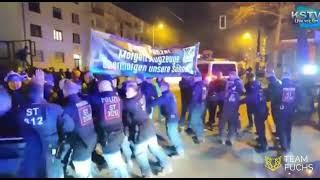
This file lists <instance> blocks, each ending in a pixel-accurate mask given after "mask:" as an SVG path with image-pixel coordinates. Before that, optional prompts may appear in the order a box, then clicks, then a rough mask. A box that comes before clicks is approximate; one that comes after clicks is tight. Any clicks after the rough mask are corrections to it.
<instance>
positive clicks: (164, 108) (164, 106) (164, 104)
mask: <svg viewBox="0 0 320 180" xmlns="http://www.w3.org/2000/svg"><path fill="white" fill-rule="evenodd" d="M151 106H160V111H161V114H162V115H163V116H164V117H165V118H166V130H167V135H168V137H169V139H170V142H171V144H173V145H174V147H175V150H176V153H177V154H178V155H183V154H184V150H183V143H182V140H181V137H180V134H179V133H178V121H179V119H178V113H177V102H176V98H175V96H174V95H173V94H172V93H171V92H170V90H167V91H164V92H162V95H161V96H160V97H159V98H157V99H155V100H153V101H152V102H151Z"/></svg>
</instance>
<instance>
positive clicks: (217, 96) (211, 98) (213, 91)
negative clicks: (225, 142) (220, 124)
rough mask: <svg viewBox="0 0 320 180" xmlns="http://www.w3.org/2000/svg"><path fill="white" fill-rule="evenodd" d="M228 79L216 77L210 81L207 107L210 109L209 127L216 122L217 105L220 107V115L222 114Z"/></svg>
mask: <svg viewBox="0 0 320 180" xmlns="http://www.w3.org/2000/svg"><path fill="white" fill-rule="evenodd" d="M225 86H226V81H225V80H224V79H215V80H214V81H211V82H210V83H209V87H208V97H207V101H208V103H207V108H208V110H209V122H208V126H209V128H212V126H213V124H214V123H215V117H216V111H217V107H219V112H218V116H220V114H221V112H222V107H223V97H224V92H225Z"/></svg>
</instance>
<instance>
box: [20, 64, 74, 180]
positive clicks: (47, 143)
mask: <svg viewBox="0 0 320 180" xmlns="http://www.w3.org/2000/svg"><path fill="white" fill-rule="evenodd" d="M43 86H44V72H43V71H41V70H37V71H36V74H35V77H34V78H33V80H32V82H31V83H30V84H29V86H28V88H27V95H28V103H25V104H24V105H22V106H21V107H19V108H18V110H17V112H16V115H17V118H18V120H19V123H26V124H29V125H30V126H32V127H33V128H34V129H35V130H36V131H37V132H38V133H39V135H40V137H41V143H42V148H43V150H44V151H43V152H44V154H43V155H44V156H45V157H43V159H45V164H44V165H43V167H44V168H45V169H46V177H49V178H53V177H63V169H62V164H61V162H60V160H58V159H56V155H57V149H58V145H59V142H62V141H63V140H65V139H66V138H67V137H69V136H68V135H69V134H70V133H71V132H72V131H73V129H74V123H73V120H72V119H71V117H70V116H68V115H67V114H65V113H63V109H62V108H61V107H60V106H58V105H56V104H51V103H48V102H47V101H46V100H45V99H44V96H43ZM39 158H42V157H41V156H40V157H39Z"/></svg>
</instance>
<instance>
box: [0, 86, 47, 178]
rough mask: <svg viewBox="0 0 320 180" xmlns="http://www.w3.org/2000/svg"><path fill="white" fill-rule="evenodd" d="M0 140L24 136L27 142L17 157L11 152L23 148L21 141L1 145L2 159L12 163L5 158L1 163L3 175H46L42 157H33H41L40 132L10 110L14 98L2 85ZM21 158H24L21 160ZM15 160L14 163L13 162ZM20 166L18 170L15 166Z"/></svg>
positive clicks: (0, 88) (0, 95) (32, 176)
mask: <svg viewBox="0 0 320 180" xmlns="http://www.w3.org/2000/svg"><path fill="white" fill-rule="evenodd" d="M0 101H1V103H2V105H1V106H0V123H1V127H0V141H1V142H7V141H8V140H9V139H11V138H12V139H18V138H21V137H23V143H25V146H24V151H23V153H21V154H19V155H18V156H17V157H16V158H13V157H12V155H10V154H11V153H15V152H19V150H20V149H21V143H18V142H17V141H15V142H14V143H12V142H11V141H10V142H9V143H10V144H11V145H10V147H9V148H8V147H6V146H4V148H2V147H0V151H1V152H6V153H4V154H1V159H4V158H6V157H7V158H8V159H11V162H12V163H10V164H8V163H7V162H6V161H5V160H2V161H1V163H0V166H1V170H0V176H1V177H21V178H39V177H45V176H44V175H43V173H42V172H41V168H40V167H41V166H42V165H41V159H39V158H37V159H32V158H34V157H39V155H40V154H41V153H42V144H41V139H40V136H39V134H38V133H37V132H36V131H35V130H34V129H32V128H31V127H30V126H28V125H26V124H25V123H19V122H18V121H17V118H16V116H15V113H14V112H12V111H10V109H11V106H12V100H11V97H10V95H9V94H8V93H7V91H6V90H5V89H4V88H3V87H2V86H0ZM20 159H21V160H22V161H21V162H20ZM13 160H15V161H13ZM13 162H14V163H13ZM14 166H15V167H18V170H17V171H15V170H16V169H15V168H13V167H14Z"/></svg>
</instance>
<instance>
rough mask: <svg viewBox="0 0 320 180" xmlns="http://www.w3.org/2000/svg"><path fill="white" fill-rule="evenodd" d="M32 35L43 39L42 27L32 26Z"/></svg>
mask: <svg viewBox="0 0 320 180" xmlns="http://www.w3.org/2000/svg"><path fill="white" fill-rule="evenodd" d="M30 33H31V36H34V37H42V32H41V26H39V25H35V24H30Z"/></svg>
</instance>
